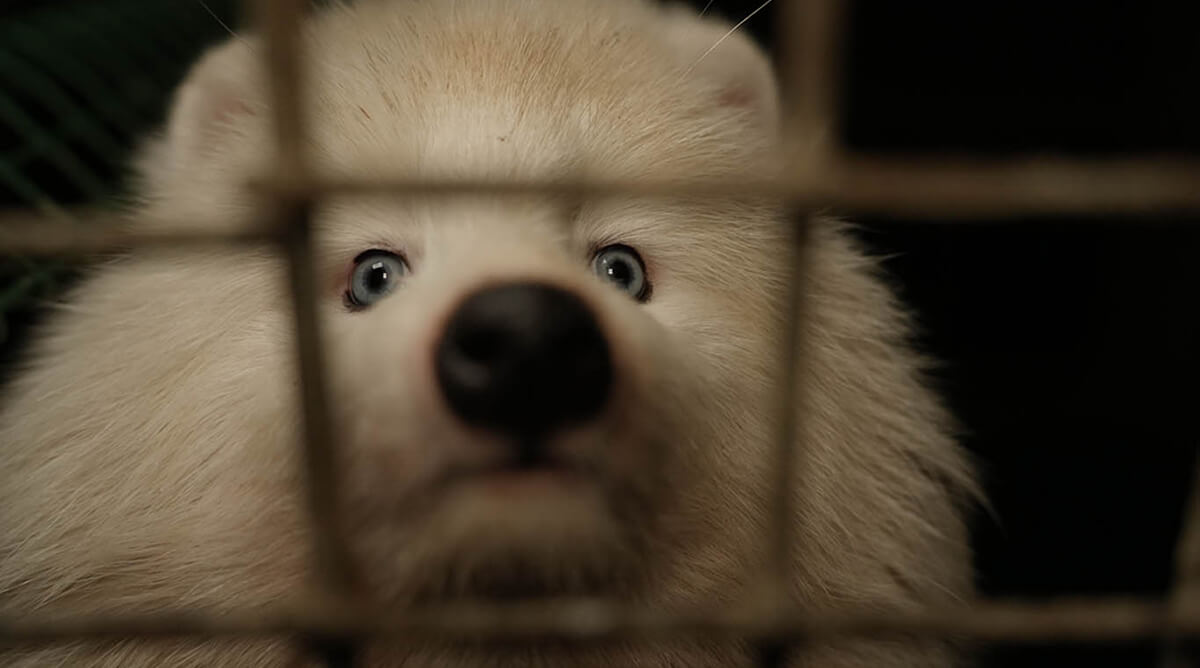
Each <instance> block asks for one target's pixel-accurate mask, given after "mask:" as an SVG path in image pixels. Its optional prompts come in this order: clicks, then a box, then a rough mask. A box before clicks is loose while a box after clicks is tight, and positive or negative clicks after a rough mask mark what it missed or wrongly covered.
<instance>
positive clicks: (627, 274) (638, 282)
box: [592, 244, 650, 302]
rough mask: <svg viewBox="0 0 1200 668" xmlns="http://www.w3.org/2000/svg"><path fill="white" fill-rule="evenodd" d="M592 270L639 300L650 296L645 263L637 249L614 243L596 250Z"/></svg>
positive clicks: (644, 299)
mask: <svg viewBox="0 0 1200 668" xmlns="http://www.w3.org/2000/svg"><path fill="white" fill-rule="evenodd" d="M592 271H594V272H596V275H597V276H599V277H600V278H601V279H603V280H605V281H608V282H609V283H612V284H613V285H615V286H617V288H619V289H620V290H621V291H623V292H625V293H627V294H628V295H629V296H630V297H633V298H634V299H636V300H638V301H640V302H644V301H646V300H647V299H648V298H649V297H650V281H649V280H648V279H647V278H646V265H645V263H643V262H642V258H641V256H640V255H638V253H637V251H635V250H633V249H632V248H630V247H629V246H623V245H621V244H615V245H612V246H605V247H604V248H601V249H600V250H598V251H596V255H595V257H594V258H593V259H592Z"/></svg>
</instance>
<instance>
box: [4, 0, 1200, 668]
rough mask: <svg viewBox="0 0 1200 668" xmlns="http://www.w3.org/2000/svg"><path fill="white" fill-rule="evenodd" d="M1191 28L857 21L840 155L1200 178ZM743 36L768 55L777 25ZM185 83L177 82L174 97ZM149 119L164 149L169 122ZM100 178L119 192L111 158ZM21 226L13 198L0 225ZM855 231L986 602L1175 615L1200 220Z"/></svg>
mask: <svg viewBox="0 0 1200 668" xmlns="http://www.w3.org/2000/svg"><path fill="white" fill-rule="evenodd" d="M171 2H188V0H171ZM51 4H61V5H64V6H66V5H72V4H73V5H82V4H83V3H78V2H77V3H68V2H61V3H53V2H37V3H34V2H9V3H4V2H3V1H2V0H0V21H3V20H4V19H5V14H4V12H3V10H4V9H9V10H11V11H12V13H11V14H9V16H16V15H18V14H20V13H21V12H22V11H32V10H31V9H30V8H31V7H35V6H36V7H38V8H43V7H45V6H47V5H51ZM88 4H92V3H88ZM104 4H105V3H101V2H96V3H94V5H95V6H104ZM110 4H114V5H115V4H121V3H119V2H114V3H110ZM124 4H125V5H130V2H129V1H128V0H125V1H124ZM212 4H214V5H216V6H217V7H218V9H221V8H226V7H228V6H229V4H230V3H229V2H226V1H224V0H222V1H220V2H213V3H212ZM693 4H696V5H697V6H703V5H704V4H705V3H704V1H703V0H695V2H693ZM758 4H760V3H759V1H758V0H751V1H746V2H737V1H733V0H729V1H721V0H719V1H717V2H715V3H714V4H713V8H712V10H711V11H714V12H715V13H719V14H721V15H723V16H725V17H727V18H730V19H733V20H737V19H740V18H742V17H743V16H745V15H746V14H748V13H749V12H750V10H752V9H754V8H755V7H756V6H758ZM1188 4H1189V3H1184V2H1179V3H1154V2H1134V1H1133V0H1129V1H1127V2H1121V3H1116V2H1114V3H1104V2H1065V1H1059V2H1053V1H1044V2H1028V1H1025V0H1010V1H1008V2H988V1H985V0H980V1H965V0H962V1H959V2H949V1H945V2H921V1H917V0H905V1H898V0H876V1H873V2H865V1H860V2H853V3H850V12H849V22H848V26H849V37H848V38H847V40H846V43H845V53H844V55H845V58H846V61H845V62H846V63H847V65H848V67H847V69H846V73H845V74H846V76H845V81H844V82H843V93H844V94H843V96H842V105H843V112H844V113H843V117H842V119H841V121H842V126H841V130H842V134H843V141H844V142H845V143H847V144H848V145H849V146H851V147H853V148H855V149H858V150H863V151H873V152H885V153H886V152H901V151H918V152H932V153H954V154H963V153H972V154H985V155H993V156H1003V155H1016V154H1030V153H1060V154H1061V153H1067V154H1071V155H1075V156H1078V157H1105V156H1108V157H1116V156H1122V155H1132V154H1145V153H1155V154H1164V155H1177V154H1181V153H1191V154H1194V153H1196V150H1197V149H1198V148H1200V124H1197V123H1196V122H1195V119H1198V118H1200V96H1198V95H1197V93H1196V87H1197V84H1198V83H1200V76H1198V74H1200V67H1198V66H1200V28H1197V26H1200V23H1197V22H1196V20H1195V17H1193V16H1192V15H1191V12H1190V11H1189V9H1188ZM18 6H23V7H24V9H23V10H17V9H15V8H16V7H18ZM160 6H164V5H160ZM142 20H144V21H149V19H148V18H146V17H145V16H143V17H142ZM188 26H189V27H190V28H194V29H195V30H194V31H193V34H191V38H192V39H194V40H201V41H203V40H202V39H201V38H202V37H203V39H211V38H214V37H219V35H220V30H219V29H217V28H215V27H214V26H213V25H212V22H211V18H210V17H208V16H207V14H205V13H202V12H199V11H196V12H194V15H193V16H192V17H191V18H190V19H189V23H188ZM210 29H211V30H210ZM746 29H747V30H749V31H750V32H752V33H753V34H755V35H757V36H758V37H759V38H760V39H761V40H762V41H763V42H765V43H768V44H769V43H771V42H772V40H773V37H774V31H775V23H774V12H773V11H772V10H771V9H768V10H767V11H764V12H763V13H761V14H759V15H758V16H756V17H755V18H754V19H753V20H752V21H750V22H749V23H748V24H747V25H746ZM144 33H145V31H143V34H144ZM204 35H207V37H205V36H204ZM198 43H199V42H197V44H198ZM187 48H191V47H182V46H179V43H176V48H175V51H177V52H179V51H184V50H186V49H187ZM176 55H177V56H178V55H179V54H178V53H177V54H176ZM183 64H185V61H180V63H179V64H175V65H169V66H167V65H164V66H162V67H160V68H159V70H160V71H159V74H158V75H159V76H160V79H161V78H164V77H165V79H170V78H171V77H172V76H178V74H181V73H182V65H183ZM0 83H2V82H0ZM162 103H163V104H165V98H164V99H163V100H162ZM150 107H151V108H149V109H148V110H147V111H146V115H145V119H146V123H147V124H148V125H149V124H151V123H153V122H154V121H155V120H156V119H157V117H158V114H159V112H160V110H159V109H158V107H156V106H155V105H150ZM3 132H4V129H3V128H0V148H3V144H4V143H5V137H4V135H3ZM17 139H19V138H18V137H16V136H10V137H9V140H11V141H16V140H17ZM81 150H82V149H81ZM84 152H85V153H86V151H84ZM93 162H94V163H95V169H96V170H97V171H98V172H100V173H103V174H105V175H106V176H108V177H110V178H112V179H118V178H119V175H120V168H119V164H117V163H114V162H113V161H111V159H110V157H109V156H105V157H104V158H103V159H99V158H97V159H96V160H93ZM41 185H43V186H44V187H45V188H47V190H48V192H50V193H51V194H52V195H54V196H55V197H56V198H57V199H59V200H60V201H64V202H71V201H83V200H84V199H85V198H84V197H82V195H81V194H80V193H78V192H75V191H73V190H72V189H71V188H70V187H68V186H66V185H64V184H61V183H58V182H57V181H56V180H55V179H54V178H53V177H46V178H44V179H43V183H41ZM1197 187H1198V188H1200V183H1198V184H1197ZM17 203H20V202H19V200H17V199H15V198H14V197H13V196H12V193H7V194H6V193H5V192H4V190H3V188H0V205H6V206H7V205H14V204H17ZM845 213H846V214H848V216H849V217H850V218H852V219H854V220H855V221H857V222H860V223H864V231H863V232H862V236H863V239H864V240H865V241H866V242H867V243H868V244H869V245H870V246H871V247H872V248H873V249H874V250H876V251H877V252H879V253H881V254H888V255H889V256H890V257H891V259H889V260H887V262H886V266H887V267H888V268H889V269H890V271H891V273H892V276H893V277H894V278H895V280H896V284H897V286H898V288H899V289H900V291H901V292H902V294H903V296H904V297H905V299H906V300H907V302H908V303H909V304H910V305H912V306H913V308H914V309H915V310H916V312H917V315H918V318H919V322H920V325H921V327H922V332H921V335H920V345H921V346H922V347H924V348H925V349H927V350H928V351H929V352H931V353H932V354H933V355H934V356H935V357H936V358H937V359H939V360H941V361H942V366H941V369H940V371H939V372H938V374H937V378H936V381H937V382H938V383H939V384H940V386H941V388H942V389H943V391H944V392H945V395H946V396H947V398H948V400H949V401H950V403H951V406H952V407H953V409H954V411H955V413H956V414H957V415H958V417H959V418H960V420H961V421H962V423H963V424H964V425H965V427H966V428H967V430H968V436H967V438H966V439H965V443H966V446H967V447H968V448H969V449H970V450H971V451H972V452H973V453H974V454H975V455H976V457H977V459H978V461H979V464H980V467H981V470H982V473H983V477H984V482H985V485H986V488H987V491H988V494H989V496H990V500H991V503H992V505H993V508H994V511H995V512H994V516H992V515H987V514H984V513H980V514H979V516H978V517H977V518H976V522H975V527H976V528H975V532H974V543H975V548H976V551H977V565H978V570H979V584H980V587H981V589H982V590H983V592H985V593H987V594H993V595H1002V596H1020V597H1050V596H1061V595H1084V594H1136V595H1158V594H1162V593H1163V592H1164V591H1165V589H1166V587H1167V586H1168V585H1169V582H1170V578H1171V569H1172V563H1171V557H1172V548H1173V545H1174V542H1175V539H1176V535H1177V533H1178V525H1179V521H1180V516H1181V508H1182V504H1183V501H1184V499H1185V497H1186V495H1187V491H1188V484H1189V480H1190V476H1191V473H1192V471H1193V470H1194V469H1195V467H1194V453H1195V451H1196V445H1197V436H1196V434H1197V430H1196V427H1195V424H1196V421H1197V420H1196V416H1197V415H1198V413H1197V411H1196V408H1195V403H1196V402H1195V399H1196V398H1197V391H1196V389H1195V379H1196V378H1197V377H1200V354H1198V353H1197V346H1196V344H1197V342H1200V309H1197V308H1196V306H1195V303H1196V301H1197V292H1198V290H1197V288H1200V263H1198V262H1197V260H1196V256H1197V255H1198V254H1200V225H1198V224H1200V220H1197V219H1196V218H1195V217H1187V216H1179V215H1173V213H1172V212H1170V211H1163V212H1160V213H1157V214H1155V215H1153V216H1143V217H1139V218H1137V219H1128V218H1117V217H1096V218H1087V219H1081V218H1061V217H1060V218H1044V219H1043V218H1039V219H1010V220H996V221H977V220H972V221H935V220H901V219H890V220H883V219H878V218H870V219H864V218H862V217H859V216H855V215H853V212H845ZM3 279H4V276H0V280H3ZM37 313H38V311H37V310H36V309H31V308H23V309H22V310H20V311H18V312H16V313H15V315H13V316H12V317H11V318H10V320H9V324H10V326H11V331H10V332H9V334H10V335H11V336H9V338H8V340H7V343H6V344H5V345H4V346H3V347H0V362H2V361H3V360H5V359H9V360H11V359H12V358H13V357H14V356H15V353H16V351H18V350H20V349H21V347H22V342H23V341H24V340H25V339H26V338H27V331H28V329H27V325H28V323H29V322H30V321H32V320H35V319H36V318H37ZM1154 658H1155V653H1154V648H1153V647H1118V648H1116V649H1114V648H1112V647H1105V648H1100V649H1094V650H1089V649H1085V648H1046V647H1041V648H1020V649H1005V650H1001V649H995V650H993V651H991V652H990V653H989V654H988V655H987V657H986V665H989V666H1002V665H1003V666H1012V665H1019V666H1063V665H1071V666H1075V665H1079V666H1141V665H1147V666H1148V665H1152V664H1153V661H1154Z"/></svg>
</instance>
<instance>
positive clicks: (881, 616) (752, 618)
mask: <svg viewBox="0 0 1200 668" xmlns="http://www.w3.org/2000/svg"><path fill="white" fill-rule="evenodd" d="M292 634H301V635H313V636H332V637H337V636H342V635H355V636H357V637H361V638H364V639H380V640H403V639H408V638H422V637H430V636H436V637H439V638H446V639H475V640H478V639H492V640H562V641H569V642H577V643H588V642H599V643H602V642H608V641H612V640H616V639H630V640H645V641H653V640H667V639H677V638H687V637H697V636H700V637H706V638H731V639H735V638H746V637H751V638H754V637H758V638H762V637H768V638H772V639H775V640H777V641H780V642H785V643H796V642H803V641H805V640H810V639H828V638H833V637H838V638H869V639H876V638H896V639H905V640H921V639H943V638H946V637H954V638H959V639H964V640H974V641H980V642H988V643H1008V644H1023V643H1029V644H1039V643H1045V642H1060V643H1079V644H1088V645H1110V644H1124V643H1129V642H1143V641H1155V640H1158V641H1164V640H1169V639H1190V640H1200V616H1197V615H1195V614H1181V613H1180V612H1178V611H1176V610H1174V609H1173V608H1172V607H1171V606H1169V605H1167V604H1166V603H1164V602H1163V601H1162V600H1160V599H1156V598H1146V599H1141V598H1121V597H1093V598H1077V599H1064V600H1055V601H997V600H991V601H979V602H972V603H971V604H969V605H967V604H963V605H961V606H948V607H947V606H942V607H937V608H927V609H925V610H920V611H909V612H904V613H896V612H880V611H863V610H847V611H841V612H821V613H806V612H804V611H800V610H795V609H793V610H790V611H783V612H780V613H778V614H774V615H770V614H767V615H764V614H763V612H762V610H761V608H760V607H758V606H753V605H750V606H744V607H734V608H721V609H714V610H699V611H694V612H691V613H667V612H664V611H660V610H645V609H639V608H630V607H625V606H621V605H616V604H612V603H606V602H604V601H588V600H583V601H581V600H566V601H548V602H527V603H513V604H504V605H501V604H485V603H478V604H473V605H468V604H463V605H453V606H437V607H428V608H424V607H423V608H415V609H412V610H406V611H399V612H392V611H383V612H380V611H370V610H368V609H365V608H359V607H343V608H339V607H338V606H336V605H334V606H326V605H321V606H310V607H297V608H284V609H275V610H267V611H263V610H254V611H245V612H241V613H229V612H221V613H217V612H211V613H209V612H204V611H199V610H185V611H177V612H160V613H155V614H145V615H131V616H114V615H100V616H44V615H38V614H36V613H30V614H26V615H21V616H19V617H18V616H11V615H10V616H6V617H0V646H21V645H23V646H32V645H44V644H50V643H55V642H61V641H63V640H78V639H82V638H90V639H100V640H105V639H107V640H120V639H122V638H127V637H142V638H160V639H164V638H176V637H202V638H204V637H211V638H217V637H266V636H282V635H292Z"/></svg>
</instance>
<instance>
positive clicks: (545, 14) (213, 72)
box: [143, 0, 774, 204]
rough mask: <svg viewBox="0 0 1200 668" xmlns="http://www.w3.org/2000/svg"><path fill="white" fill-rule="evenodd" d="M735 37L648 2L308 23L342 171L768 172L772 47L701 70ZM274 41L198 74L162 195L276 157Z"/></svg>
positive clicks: (315, 79)
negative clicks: (271, 109)
mask: <svg viewBox="0 0 1200 668" xmlns="http://www.w3.org/2000/svg"><path fill="white" fill-rule="evenodd" d="M723 32H724V27H723V26H722V25H721V24H717V23H712V22H707V21H702V20H701V19H699V18H697V17H696V16H694V15H692V14H687V13H685V12H682V11H679V10H677V9H673V10H670V11H668V10H664V9H663V8H661V7H659V6H657V5H654V4H650V3H647V2H642V1H641V0H614V1H612V2H590V1H584V0H557V1H556V2H553V3H546V2H533V1H530V0H438V1H437V2H432V1H419V0H360V1H359V2H356V3H351V4H347V5H339V6H335V7H334V8H331V9H328V10H326V11H323V12H320V13H319V14H318V15H317V16H316V17H314V18H313V19H311V20H309V21H308V23H307V25H306V42H305V47H306V49H305V52H306V56H307V58H306V65H307V71H308V73H309V79H308V84H309V85H308V87H307V95H308V97H307V103H308V104H307V109H308V111H309V120H310V123H309V128H310V132H311V138H310V139H311V141H312V148H313V151H314V154H313V157H314V158H315V159H316V162H317V165H318V166H319V168H321V169H323V170H329V171H331V172H334V173H337V174H351V173H359V174H363V173H365V174H369V175H373V176H381V175H387V174H393V175H397V176H401V175H402V176H407V177H434V178H436V177H455V176H486V177H489V178H505V177H517V178H521V177H524V178H542V177H559V178H561V177H564V176H574V177H577V178H579V177H587V176H601V177H610V178H637V177H642V176H646V175H657V176H671V175H675V176H691V177H716V176H722V175H726V174H730V173H735V172H740V171H744V170H745V169H746V168H747V167H749V166H762V165H764V164H765V161H764V154H765V152H766V151H767V150H768V149H769V147H770V146H771V145H772V144H773V142H772V140H771V135H772V134H773V131H774V124H773V121H772V119H773V109H771V107H773V105H774V84H773V82H772V81H771V80H770V68H769V65H768V63H767V61H766V59H765V57H764V56H763V55H762V54H761V53H760V52H759V51H758V50H757V48H755V47H754V46H753V45H752V44H751V43H750V41H749V40H748V39H744V38H742V37H741V36H740V35H739V36H736V37H735V38H734V39H730V40H728V41H727V42H726V43H723V44H722V46H721V48H720V49H717V50H715V51H714V52H713V53H711V54H709V55H708V56H707V57H706V58H705V63H702V66H700V67H695V65H696V63H697V61H698V59H699V58H700V55H701V53H703V52H704V50H706V48H707V46H710V45H711V44H712V43H714V42H715V41H716V40H717V39H718V38H719V37H720V35H721V34H723ZM261 52H262V46H261V43H260V42H259V41H258V40H257V38H256V37H254V36H249V37H247V38H245V39H243V40H235V41H231V42H230V43H228V44H226V45H224V46H222V47H219V48H218V49H216V50H214V52H212V53H210V54H208V56H206V58H205V59H203V60H202V61H201V62H200V63H199V64H198V65H197V67H196V68H195V69H194V70H193V72H192V74H191V75H190V76H189V79H188V82H187V83H185V85H184V86H183V87H182V91H181V93H180V96H179V98H178V99H177V101H176V105H175V109H174V110H173V112H172V119H171V121H170V126H171V127H170V128H169V130H168V133H167V137H166V141H165V142H163V145H160V146H158V147H155V148H154V150H152V151H150V153H149V156H148V158H147V159H146V160H145V161H144V165H143V166H144V168H145V169H144V171H146V172H147V178H148V180H149V181H150V183H149V185H150V186H151V187H150V190H151V191H152V192H158V193H160V194H162V195H165V196H166V197H167V199H170V198H172V196H173V194H179V195H182V194H185V193H182V191H184V190H186V191H189V192H194V191H196V190H198V189H203V187H204V184H205V183H207V182H214V185H216V186H220V185H221V184H226V185H228V182H229V181H230V180H231V179H234V180H236V179H242V178H244V177H245V176H248V175H249V174H247V172H251V173H252V172H256V171H259V170H262V169H265V168H267V167H268V166H269V164H270V162H269V160H270V155H271V151H270V150H269V149H270V145H269V138H270V136H271V134H270V133H269V132H268V127H267V123H268V122H269V119H270V114H268V113H266V105H267V103H268V100H267V94H266V91H267V90H268V87H267V86H266V85H265V78H264V73H263V70H262V65H261V58H262V53H261ZM748 100H750V101H753V103H750V104H747V103H746V102H747V101H748ZM731 101H733V102H732V103H731ZM172 180H174V181H175V182H176V183H177V184H179V183H182V184H183V186H181V187H176V188H172V187H171V181H172ZM172 191H173V192H172ZM176 204H178V203H176Z"/></svg>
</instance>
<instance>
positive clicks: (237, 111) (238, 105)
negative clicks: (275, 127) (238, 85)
mask: <svg viewBox="0 0 1200 668" xmlns="http://www.w3.org/2000/svg"><path fill="white" fill-rule="evenodd" d="M209 95H210V96H211V97H210V98H209V99H208V100H206V102H205V109H204V114H203V115H202V116H201V119H200V123H201V127H202V128H203V129H204V130H203V132H204V134H212V133H213V132H214V131H219V130H220V127H221V126H222V125H224V124H225V123H228V122H229V121H231V120H233V119H234V118H235V117H237V116H253V115H254V109H253V108H252V107H251V106H250V105H249V104H247V103H246V100H245V98H243V96H241V95H240V94H238V93H237V92H236V91H234V90H233V89H232V88H230V87H228V86H215V87H214V90H212V91H209Z"/></svg>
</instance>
